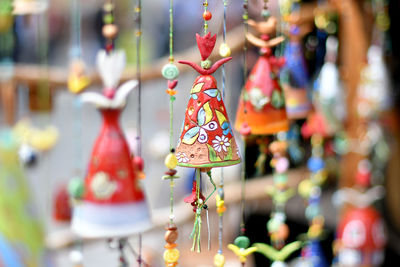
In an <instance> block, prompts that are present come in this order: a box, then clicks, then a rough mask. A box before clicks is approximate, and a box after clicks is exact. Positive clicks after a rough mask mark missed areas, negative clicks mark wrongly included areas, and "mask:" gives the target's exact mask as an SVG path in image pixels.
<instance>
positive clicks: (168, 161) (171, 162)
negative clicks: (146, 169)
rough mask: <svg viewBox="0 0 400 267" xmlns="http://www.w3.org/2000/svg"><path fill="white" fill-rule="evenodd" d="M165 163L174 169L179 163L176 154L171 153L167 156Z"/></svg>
mask: <svg viewBox="0 0 400 267" xmlns="http://www.w3.org/2000/svg"><path fill="white" fill-rule="evenodd" d="M164 164H165V166H166V167H167V168H168V169H170V170H173V169H175V168H176V165H178V159H177V158H176V156H175V154H173V153H169V154H168V156H167V157H166V158H165V161H164Z"/></svg>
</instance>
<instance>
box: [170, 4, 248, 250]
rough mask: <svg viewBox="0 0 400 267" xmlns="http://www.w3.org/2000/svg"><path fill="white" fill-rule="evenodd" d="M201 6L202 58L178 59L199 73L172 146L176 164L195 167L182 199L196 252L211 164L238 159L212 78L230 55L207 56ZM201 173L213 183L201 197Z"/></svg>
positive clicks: (210, 38)
mask: <svg viewBox="0 0 400 267" xmlns="http://www.w3.org/2000/svg"><path fill="white" fill-rule="evenodd" d="M203 6H204V13H203V19H204V35H203V36H201V35H200V34H196V41H197V45H198V48H199V51H200V55H201V59H202V61H201V66H199V65H198V64H196V63H194V62H189V61H184V60H181V61H179V63H181V64H186V65H189V66H191V67H192V68H193V69H194V70H196V71H197V72H198V73H199V74H200V75H199V76H198V77H197V78H196V80H195V81H194V83H193V86H192V88H191V90H190V99H189V103H188V104H187V108H186V111H185V120H184V123H183V127H182V132H181V134H180V137H179V142H178V145H177V148H176V157H177V160H178V166H181V167H189V168H195V182H194V183H193V193H192V195H191V196H189V197H188V198H186V199H185V201H186V202H189V203H190V204H191V205H192V207H193V211H194V213H195V222H194V227H193V231H192V233H191V237H192V238H193V246H192V250H197V251H198V252H200V248H201V245H200V235H201V228H202V227H201V226H202V218H201V213H202V210H203V209H204V210H206V212H208V206H207V201H208V199H209V198H210V197H211V195H212V194H213V192H214V191H215V190H216V185H215V183H214V181H213V179H212V177H211V168H214V167H225V166H231V165H235V164H238V163H240V161H241V160H240V155H239V151H238V147H237V144H236V141H235V138H234V135H233V132H232V129H231V126H230V122H229V119H228V115H227V111H226V108H225V105H224V102H223V99H222V96H221V92H220V90H219V89H218V87H217V81H216V79H215V78H214V77H213V76H212V74H213V73H214V72H215V71H216V70H217V69H218V68H219V67H221V66H222V65H223V64H224V63H226V62H228V61H229V60H231V57H226V58H223V59H220V60H218V61H217V62H216V63H214V64H212V62H211V60H210V59H209V56H210V54H211V52H212V50H213V49H214V46H215V42H216V35H211V33H209V32H208V22H209V20H210V19H211V17H212V15H211V12H210V11H209V10H208V1H205V2H204V3H203ZM203 173H205V174H206V175H207V176H208V177H209V180H210V182H211V183H212V185H213V186H214V190H213V191H212V192H211V193H210V194H209V195H208V196H207V197H202V192H201V186H200V184H201V179H202V176H203ZM209 247H210V241H209Z"/></svg>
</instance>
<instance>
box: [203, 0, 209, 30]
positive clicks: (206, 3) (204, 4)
mask: <svg viewBox="0 0 400 267" xmlns="http://www.w3.org/2000/svg"><path fill="white" fill-rule="evenodd" d="M203 6H204V13H203V21H204V35H206V34H207V32H208V22H207V21H208V20H209V19H206V16H208V14H211V13H210V12H209V11H207V9H208V0H204V3H203Z"/></svg>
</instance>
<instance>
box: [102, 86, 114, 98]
mask: <svg viewBox="0 0 400 267" xmlns="http://www.w3.org/2000/svg"><path fill="white" fill-rule="evenodd" d="M103 95H104V96H105V97H107V98H109V99H113V98H114V95H115V90H114V89H113V88H105V89H104V90H103Z"/></svg>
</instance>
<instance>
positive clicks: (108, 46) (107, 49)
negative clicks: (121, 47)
mask: <svg viewBox="0 0 400 267" xmlns="http://www.w3.org/2000/svg"><path fill="white" fill-rule="evenodd" d="M113 49H114V45H113V44H112V43H108V44H106V51H107V52H111V51H112V50H113Z"/></svg>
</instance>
